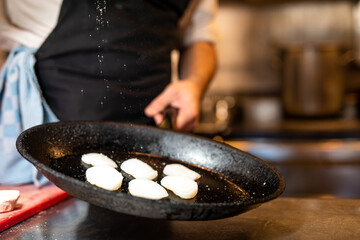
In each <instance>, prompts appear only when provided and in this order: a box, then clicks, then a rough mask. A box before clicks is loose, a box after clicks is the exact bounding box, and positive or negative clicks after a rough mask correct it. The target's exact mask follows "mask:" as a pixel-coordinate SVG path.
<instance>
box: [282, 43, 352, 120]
mask: <svg viewBox="0 0 360 240" xmlns="http://www.w3.org/2000/svg"><path fill="white" fill-rule="evenodd" d="M280 53H281V54H280V56H281V63H282V64H281V65H282V68H281V80H282V105H283V111H284V113H285V114H286V115H291V116H303V117H321V116H331V115H336V114H338V113H339V112H340V111H341V109H342V107H343V102H344V88H345V87H344V86H345V84H344V83H345V77H346V76H345V65H346V62H347V61H346V59H345V57H344V56H345V54H344V53H346V51H345V50H344V49H343V48H341V47H339V46H337V45H329V44H327V45H293V46H289V47H285V48H282V49H281V51H280Z"/></svg>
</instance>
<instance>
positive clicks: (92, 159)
mask: <svg viewBox="0 0 360 240" xmlns="http://www.w3.org/2000/svg"><path fill="white" fill-rule="evenodd" d="M81 161H83V162H84V163H86V164H89V165H91V166H102V165H107V166H110V167H113V168H117V167H118V166H117V164H116V163H115V162H114V161H113V160H112V159H111V158H109V157H108V156H106V155H104V154H102V153H86V154H83V155H82V156H81Z"/></svg>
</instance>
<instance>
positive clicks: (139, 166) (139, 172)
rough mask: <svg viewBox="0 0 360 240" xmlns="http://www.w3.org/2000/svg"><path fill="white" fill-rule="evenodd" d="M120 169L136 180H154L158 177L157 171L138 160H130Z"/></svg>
mask: <svg viewBox="0 0 360 240" xmlns="http://www.w3.org/2000/svg"><path fill="white" fill-rule="evenodd" d="M120 168H121V170H123V171H124V172H126V173H127V174H129V175H131V176H133V177H134V178H141V179H149V180H153V179H155V178H156V177H157V176H158V172H157V171H156V170H154V169H153V168H152V167H150V166H149V165H148V164H147V163H145V162H143V161H141V160H139V159H137V158H130V159H128V160H126V161H124V162H123V163H122V164H121V166H120Z"/></svg>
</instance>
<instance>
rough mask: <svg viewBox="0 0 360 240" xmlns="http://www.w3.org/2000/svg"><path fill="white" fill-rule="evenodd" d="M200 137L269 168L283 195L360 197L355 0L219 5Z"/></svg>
mask: <svg viewBox="0 0 360 240" xmlns="http://www.w3.org/2000/svg"><path fill="white" fill-rule="evenodd" d="M218 25H219V43H218V57H219V67H218V71H217V73H216V76H215V78H214V80H213V82H212V83H211V85H210V87H209V89H208V92H207V94H206V96H205V98H204V101H203V104H202V113H201V122H200V125H199V127H198V128H197V130H196V133H197V134H200V135H204V136H207V137H211V138H214V139H217V140H219V141H225V142H226V143H228V144H231V145H233V146H235V147H237V148H240V149H241V150H244V151H248V152H250V153H252V154H254V155H256V156H258V157H260V158H262V159H264V160H266V161H269V162H271V163H272V164H274V165H275V166H276V167H277V168H278V169H279V170H280V172H281V173H282V174H283V175H284V176H285V179H286V181H287V189H286V191H285V193H284V195H285V196H304V197H305V196H316V197H322V198H336V197H341V198H358V197H359V196H360V141H359V138H360V108H359V105H360V98H359V94H360V4H359V2H358V1H315V0H314V1H296V0H287V1H285V0H283V1H265V0H248V1H245V0H244V1H240V0H237V1H235V0H220V2H219V16H218Z"/></svg>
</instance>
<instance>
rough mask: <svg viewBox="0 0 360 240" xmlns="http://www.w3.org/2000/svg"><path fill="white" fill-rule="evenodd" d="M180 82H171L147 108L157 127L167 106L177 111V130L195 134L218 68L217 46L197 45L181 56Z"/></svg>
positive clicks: (198, 43) (197, 43)
mask: <svg viewBox="0 0 360 240" xmlns="http://www.w3.org/2000/svg"><path fill="white" fill-rule="evenodd" d="M179 62H180V63H179V65H180V73H179V79H180V80H179V81H175V82H171V83H170V84H169V85H168V86H167V87H166V88H165V89H164V91H163V92H162V93H160V95H159V96H157V97H156V98H155V99H154V100H153V101H152V102H151V103H150V104H149V105H148V106H147V107H146V109H145V114H146V115H147V116H148V117H152V118H154V120H155V122H156V124H158V125H159V124H160V123H161V122H162V120H163V115H162V111H163V110H164V109H165V108H166V107H167V106H172V107H174V108H177V109H178V114H177V118H176V126H174V128H175V130H181V131H188V132H189V131H192V130H193V129H194V128H195V127H196V126H197V125H198V122H199V112H200V102H201V98H202V96H203V94H204V92H205V90H206V88H207V85H208V83H209V82H210V80H211V79H212V76H213V74H214V72H215V69H216V54H215V47H214V45H213V44H212V43H209V42H195V43H193V44H191V45H189V46H187V47H186V48H184V49H183V50H182V52H181V54H180V61H179Z"/></svg>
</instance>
